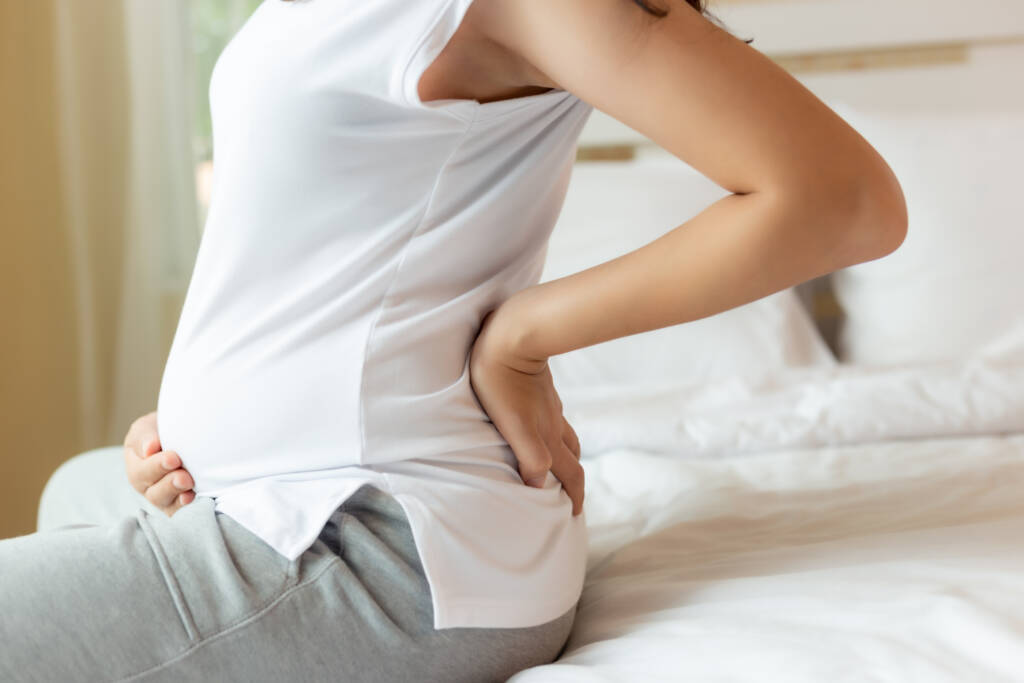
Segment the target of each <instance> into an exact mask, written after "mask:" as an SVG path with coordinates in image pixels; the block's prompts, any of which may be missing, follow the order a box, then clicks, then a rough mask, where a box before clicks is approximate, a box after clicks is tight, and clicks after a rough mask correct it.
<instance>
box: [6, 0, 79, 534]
mask: <svg viewBox="0 0 1024 683" xmlns="http://www.w3.org/2000/svg"><path fill="white" fill-rule="evenodd" d="M27 26H31V27H32V29H33V30H31V31H26V30H24V29H25V27H27ZM53 26H54V17H53V7H52V5H51V3H48V2H40V1H38V0H33V2H4V3H0V92H2V93H3V101H4V106H3V107H2V108H0V149H2V150H3V154H0V236H2V238H3V246H2V247H0V292H3V303H4V305H3V333H2V336H0V434H2V435H3V441H2V446H0V448H2V450H0V473H2V475H0V510H2V514H0V537H6V536H12V535H17V534H24V533H29V532H31V531H34V530H35V509H36V505H37V503H38V500H39V493H40V492H41V491H42V488H43V485H44V484H45V482H46V478H47V477H48V476H49V475H50V473H51V472H52V471H53V469H54V468H55V467H56V466H57V465H58V464H59V463H60V462H61V461H62V460H64V459H65V458H66V457H67V456H68V455H69V454H70V453H72V452H73V451H75V450H76V449H78V448H79V447H80V446H81V444H80V443H79V440H78V434H79V431H80V429H79V424H78V413H77V408H76V401H75V397H76V393H77V390H78V387H77V385H76V377H77V371H76V357H75V356H76V352H75V346H74V342H73V340H74V334H75V321H74V315H75V311H74V306H73V302H74V300H73V297H72V291H71V270H70V261H69V252H68V249H67V243H66V241H65V240H64V239H63V238H62V236H61V230H62V225H63V223H64V219H65V216H64V206H63V205H62V202H61V199H60V197H61V186H60V171H59V169H60V167H59V158H58V149H57V130H58V120H57V116H56V114H57V109H56V103H55V95H56V93H55V90H54V82H53V78H52V73H53V71H54V68H55V63H54V33H53V30H52V29H53Z"/></svg>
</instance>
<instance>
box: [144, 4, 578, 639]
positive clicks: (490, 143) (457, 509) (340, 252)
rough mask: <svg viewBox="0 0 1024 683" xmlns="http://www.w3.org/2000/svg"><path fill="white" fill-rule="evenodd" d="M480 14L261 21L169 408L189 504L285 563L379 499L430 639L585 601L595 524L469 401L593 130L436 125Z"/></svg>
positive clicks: (529, 621) (234, 81) (311, 13)
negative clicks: (432, 76) (447, 73)
mask: <svg viewBox="0 0 1024 683" xmlns="http://www.w3.org/2000/svg"><path fill="white" fill-rule="evenodd" d="M471 2H472V0H417V1H416V2H409V0H373V1H372V2H366V1H365V0H304V1H301V2H283V1H282V0H264V2H263V3H262V4H261V5H260V6H259V8H258V9H257V10H256V12H255V13H254V14H253V16H252V17H251V18H250V19H249V21H248V22H247V23H246V24H245V26H244V27H243V28H242V29H241V30H240V31H239V32H238V34H237V35H236V36H235V37H234V39H233V40H232V41H231V43H230V44H229V45H228V46H227V48H225V50H224V52H223V53H222V54H221V56H220V59H219V60H218V62H217V64H216V68H215V70H214V73H213V77H212V80H211V85H210V103H211V110H212V115H213V129H214V179H213V194H212V198H211V204H210V209H209V214H208V218H207V223H206V226H205V229H204V233H203V236H202V240H201V244H200V247H199V252H198V254H197V258H196V263H195V268H194V271H193V274H192V279H191V282H190V284H189V288H188V293H187V295H186V299H185V303H184V307H183V309H182V313H181V318H180V320H179V323H178V327H177V331H176V334H175V337H174V341H173V344H172V346H171V351H170V355H169V357H168V359H167V365H166V368H165V370H164V375H163V382H162V384H161V387H160V395H159V400H158V405H157V410H158V420H159V433H160V437H161V441H162V444H163V447H164V448H165V449H167V450H173V451H176V452H177V453H178V454H179V455H180V456H181V459H182V463H183V465H184V467H185V468H186V469H187V470H188V471H189V472H191V474H192V476H193V477H194V479H195V492H196V494H197V495H199V496H208V497H212V498H215V500H216V509H217V510H219V511H221V512H222V513H224V514H227V515H229V516H231V517H232V518H234V519H235V520H237V521H238V522H239V523H241V524H242V525H244V526H245V527H246V528H248V529H249V530H251V531H252V532H253V533H255V534H257V535H258V536H259V537H261V538H262V539H264V540H265V541H266V542H267V543H268V544H269V545H270V546H272V547H273V548H274V549H276V550H277V551H278V552H280V553H281V554H282V555H284V556H285V557H287V558H289V559H295V558H296V557H298V556H299V555H301V554H302V552H303V551H305V550H306V549H307V548H308V547H309V546H310V545H311V544H312V543H313V541H315V540H316V538H317V536H318V535H319V533H320V530H321V529H322V527H323V525H324V523H325V522H326V520H327V519H328V517H329V516H330V515H331V513H332V512H333V511H334V510H335V508H337V507H338V506H339V505H340V504H341V503H342V501H344V500H345V499H346V498H347V497H348V496H350V495H351V494H352V493H354V492H355V490H356V489H357V488H359V487H360V486H361V485H363V484H365V483H370V484H372V485H375V486H377V487H379V488H381V489H383V490H385V491H388V492H390V493H391V494H393V495H394V496H395V498H396V499H397V500H398V502H399V503H400V504H401V505H402V507H403V509H404V510H405V512H406V514H407V515H408V518H409V521H410V524H411V527H412V531H413V535H414V538H415V542H416V546H417V549H418V551H419V555H420V558H421V561H422V563H423V567H424V569H425V571H426V575H427V579H428V582H429V584H430V590H431V597H432V601H433V606H434V627H435V628H438V629H443V628H451V627H458V626H463V627H464V626H477V627H523V626H533V625H537V624H540V623H543V622H545V621H549V620H551V619H554V618H555V617H557V616H559V615H560V614H562V613H563V612H565V611H566V610H568V609H569V608H570V607H571V606H572V605H573V604H574V603H575V602H576V601H577V599H578V598H579V596H580V593H581V591H582V587H583V579H584V573H585V568H586V555H587V535H586V523H585V519H584V515H583V514H580V515H579V516H576V517H573V515H572V504H571V501H570V500H569V497H568V495H567V494H566V493H565V492H564V491H563V490H562V488H561V484H560V483H559V482H558V480H557V478H555V476H554V475H553V474H551V473H550V472H549V473H548V475H547V483H546V485H545V487H544V488H541V489H535V488H531V487H528V486H526V485H525V484H524V483H523V481H522V479H521V478H520V476H519V474H518V471H517V465H516V459H515V456H514V455H513V453H512V450H511V448H510V447H509V445H508V443H507V441H505V439H504V438H503V437H502V436H501V434H500V432H498V430H497V429H496V428H495V427H494V425H493V424H492V423H491V422H490V420H489V419H488V417H487V414H486V412H485V411H484V410H483V409H482V407H481V406H480V404H479V402H478V401H477V399H476V395H475V394H474V392H473V390H472V388H471V386H470V382H469V371H468V362H469V352H470V349H471V345H472V343H473V340H474V338H475V337H476V334H477V332H478V330H479V326H480V321H481V320H482V318H483V317H484V315H485V314H486V313H487V312H488V311H489V310H491V309H492V308H495V307H497V306H498V305H499V304H500V303H501V302H502V301H504V300H505V299H507V298H508V297H509V296H510V295H512V294H513V293H515V292H516V291H518V290H520V289H523V288H525V287H529V286H531V285H533V284H536V283H537V282H538V281H539V279H540V275H541V271H542V268H543V264H544V258H545V255H546V249H547V240H548V236H549V235H550V233H551V230H552V228H553V227H554V224H555V221H556V218H557V217H558V214H559V212H560V210H561V206H562V201H563V199H564V196H565V192H566V189H567V187H568V183H569V177H570V174H571V172H572V164H573V161H574V159H575V151H576V142H577V138H578V136H579V133H580V130H581V129H582V127H583V124H584V123H585V121H586V119H587V117H588V115H589V114H590V112H591V110H592V108H591V106H590V105H589V104H588V103H586V102H584V101H582V100H580V99H579V98H577V97H576V96H574V95H573V94H571V93H569V92H566V91H563V90H557V89H556V90H550V91H547V92H543V93H541V94H538V95H531V96H526V97H519V98H515V99H509V100H500V101H495V102H488V103H484V104H480V103H478V102H476V101H475V100H461V99H451V100H441V101H432V102H428V103H423V102H421V101H420V100H419V97H418V94H417V83H418V80H419V77H420V75H421V74H422V73H423V71H424V70H425V69H426V68H427V66H429V65H430V64H431V63H432V61H433V60H434V58H435V57H436V56H437V55H438V53H439V52H440V51H441V48H442V47H443V46H444V45H445V44H446V43H447V41H448V40H449V38H451V36H452V34H453V33H454V32H455V29H456V28H457V27H458V25H459V22H460V21H461V20H462V18H463V16H464V15H465V12H466V10H467V9H468V8H469V5H470V3H471Z"/></svg>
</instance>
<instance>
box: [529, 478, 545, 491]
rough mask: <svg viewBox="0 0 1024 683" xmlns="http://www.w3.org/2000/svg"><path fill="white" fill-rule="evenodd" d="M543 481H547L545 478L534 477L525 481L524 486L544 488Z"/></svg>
mask: <svg viewBox="0 0 1024 683" xmlns="http://www.w3.org/2000/svg"><path fill="white" fill-rule="evenodd" d="M545 479H547V477H534V478H533V479H527V480H526V485H527V486H532V487H534V488H538V489H540V488H544V480H545Z"/></svg>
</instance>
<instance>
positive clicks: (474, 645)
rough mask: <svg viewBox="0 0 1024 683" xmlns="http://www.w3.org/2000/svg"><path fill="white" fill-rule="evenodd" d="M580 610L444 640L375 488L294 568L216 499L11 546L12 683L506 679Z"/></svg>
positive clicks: (0, 638) (546, 647)
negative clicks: (523, 625) (219, 508)
mask: <svg viewBox="0 0 1024 683" xmlns="http://www.w3.org/2000/svg"><path fill="white" fill-rule="evenodd" d="M575 613H576V608H575V607H573V608H572V609H570V610H569V611H568V612H566V613H565V614H564V615H563V616H561V617H559V618H558V619H555V620H553V621H550V622H548V623H546V624H541V625H540V626H535V627H530V628H493V629H491V628H451V629H442V630H439V631H438V630H434V628H433V606H432V603H431V601H430V590H429V586H428V584H427V579H426V576H425V574H424V573H423V568H422V566H421V564H420V562H419V556H418V554H417V552H416V547H415V545H414V543H413V536H412V530H411V528H410V527H409V524H408V520H407V519H406V517H405V513H404V511H403V510H402V507H401V505H399V503H398V501H396V500H395V499H394V498H393V497H392V496H391V495H390V494H388V493H387V492H385V491H382V490H380V489H378V488H376V487H374V486H371V485H364V486H363V487H362V488H360V489H359V491H357V492H356V493H355V494H354V495H353V496H352V497H351V498H349V499H348V500H347V501H345V502H344V503H343V504H342V505H341V506H340V507H339V508H338V509H337V510H336V511H335V512H334V515H333V516H332V517H331V519H330V520H329V521H328V522H327V524H326V525H325V526H324V528H323V530H322V532H321V534H320V537H319V538H318V539H317V540H316V541H315V542H314V544H313V545H312V546H311V547H310V548H309V549H308V550H307V551H306V552H305V553H304V554H302V555H300V556H299V557H298V558H296V560H295V561H294V562H290V561H288V560H287V558H285V557H284V556H282V555H280V554H278V553H277V552H276V551H274V550H273V548H271V547H270V546H269V545H267V544H266V543H265V542H264V541H263V540H262V539H260V538H258V537H257V536H256V535H255V534H253V533H251V532H250V531H248V530H247V529H245V528H244V527H242V526H241V525H240V524H238V523H237V522H236V521H234V520H233V519H232V518H231V517H228V516H227V515H224V514H222V513H220V512H216V511H215V510H214V509H213V501H212V500H211V499H209V498H197V499H196V500H195V501H193V502H192V503H191V504H189V505H187V506H185V507H184V508H182V509H180V510H179V511H178V512H176V513H175V514H174V516H173V517H167V516H165V515H163V514H153V513H152V512H150V511H148V510H146V509H144V508H140V509H139V510H138V511H137V513H136V514H135V515H134V516H128V517H123V518H121V519H120V520H119V521H118V522H117V523H116V524H112V525H103V526H95V525H94V526H78V527H63V528H58V529H53V530H49V531H41V532H37V533H33V534H28V535H25V536H16V537H14V538H9V539H4V540H0V681H11V682H16V681H26V682H27V681H46V682H47V683H50V682H57V681H90V682H91V681H148V682H154V681H173V682H174V683H181V682H182V681H218V682H220V681H245V682H247V683H249V682H258V681H274V682H286V681H287V682H292V681H295V682H296V683H298V682H303V681H387V682H389V683H394V682H401V681H445V682H456V681H474V682H479V681H503V680H505V679H507V678H508V677H510V676H511V675H512V674H514V673H516V672H517V671H520V670H522V669H525V668H528V667H531V666H535V665H540V664H546V663H549V662H552V661H554V660H555V659H556V658H557V657H558V656H559V655H560V654H561V651H562V649H563V647H564V645H565V643H566V641H567V640H568V637H569V631H570V629H571V627H572V623H573V620H574V618H575Z"/></svg>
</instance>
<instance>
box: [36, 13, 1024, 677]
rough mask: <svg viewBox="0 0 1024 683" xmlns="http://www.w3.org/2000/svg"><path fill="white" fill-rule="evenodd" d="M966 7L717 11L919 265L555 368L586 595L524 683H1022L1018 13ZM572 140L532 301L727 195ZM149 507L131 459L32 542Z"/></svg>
mask: <svg viewBox="0 0 1024 683" xmlns="http://www.w3.org/2000/svg"><path fill="white" fill-rule="evenodd" d="M866 5H867V6H869V7H868V8H867V9H868V10H870V11H864V8H865V6H866ZM961 5H963V3H952V2H948V3H947V2H943V3H934V2H928V3H924V2H923V0H922V1H915V2H907V3H902V4H901V5H898V6H895V7H894V6H892V5H891V4H890V3H880V2H872V3H864V2H856V3H854V2H848V1H846V0H819V1H818V2H816V3H813V6H814V8H813V10H812V9H809V8H810V6H811V3H787V2H780V1H778V0H761V1H759V2H756V3H749V4H748V3H736V4H733V3H728V4H726V3H722V4H721V5H720V6H719V9H720V11H719V12H718V14H719V15H720V16H721V17H723V18H724V19H725V21H726V22H727V23H728V24H729V25H730V27H732V28H734V29H735V30H736V32H737V33H738V34H740V35H743V36H744V37H749V36H750V35H754V36H757V37H759V38H758V39H757V40H755V43H754V47H759V48H761V49H765V50H766V51H768V52H769V53H770V54H772V55H774V56H777V57H778V59H780V60H781V61H785V63H786V64H787V66H790V67H792V68H793V69H794V71H795V72H796V73H797V75H798V76H800V77H801V78H802V79H803V80H804V82H805V83H806V84H807V85H808V86H809V87H811V88H812V89H813V90H814V91H815V92H816V93H817V94H818V95H819V96H820V97H822V98H823V99H824V100H825V101H826V102H827V103H828V104H829V105H830V106H832V107H833V108H834V109H835V110H836V111H837V112H839V113H840V114H841V115H843V116H844V118H846V119H847V121H849V122H850V123H851V125H854V127H855V128H857V129H858V130H859V131H860V132H861V133H862V134H863V135H864V136H865V137H866V138H867V139H868V140H869V141H870V142H871V143H872V144H873V145H875V146H876V148H877V149H879V151H880V152H882V154H883V156H885V157H886V159H887V160H889V161H890V164H891V165H892V166H893V169H894V171H896V173H897V176H898V177H899V178H900V180H901V182H902V184H903V187H904V192H905V194H906V195H907V198H908V210H909V214H910V226H909V232H908V238H907V240H906V242H905V243H904V245H903V246H901V248H900V249H899V250H898V251H897V252H894V253H893V254H892V255H890V256H889V257H886V258H884V259H879V260H877V261H873V262H868V263H865V264H859V265H857V266H854V267H852V268H849V269H845V270H844V271H840V272H837V273H835V274H832V275H831V276H829V277H826V278H821V279H820V280H818V281H814V282H809V283H804V284H802V285H801V286H799V287H794V288H792V289H789V290H785V291H782V292H778V293H776V294H773V295H771V296H768V297H765V298H763V299H760V300H758V301H755V302H751V303H750V304H747V305H745V306H741V307H738V308H736V309H733V310H731V311H726V312H723V313H721V314H719V315H716V316H711V317H710V318H706V319H702V320H699V321H693V322H692V323H688V324H685V325H680V326H675V327H672V328H666V329H662V330H657V331H652V332H649V333H645V334H642V335H635V336H632V337H628V338H623V339H617V340H613V341H611V342H607V343H604V344H600V345H597V346H593V347H588V348H586V349H579V350H577V351H574V352H571V353H569V354H564V355H562V356H557V357H555V358H552V359H551V364H552V372H553V374H554V376H555V385H556V387H557V388H558V390H559V392H560V395H561V397H562V399H563V403H564V404H565V407H566V409H565V414H566V417H567V419H568V420H569V422H570V423H571V424H573V426H574V427H575V429H576V431H577V433H578V434H579V436H580V441H581V444H582V448H583V457H582V463H583V466H584V469H585V471H586V475H587V479H586V480H587V484H586V500H585V514H586V519H587V525H588V531H589V535H590V551H589V557H588V569H587V577H586V583H585V586H584V590H583V595H582V598H581V602H580V609H579V612H578V615H577V620H576V624H575V626H574V628H573V631H572V634H571V636H570V638H569V641H568V643H567V645H566V648H565V650H564V651H563V653H562V654H561V655H560V657H559V658H558V659H557V660H556V661H555V662H553V663H552V664H549V665H546V666H540V667H535V668H532V669H528V670H526V671H523V672H520V673H519V674H517V675H516V676H514V677H513V678H512V679H511V681H512V682H513V683H530V682H534V681H535V682H537V683H554V682H560V681H565V682H569V681H581V682H582V681H587V682H592V681H594V682H596V681H694V680H699V681H710V680H715V681H754V680H756V681H807V682H812V681H813V682H819V681H927V682H929V683H941V682H944V681H1024V544H1022V543H1021V539H1022V538H1024V305H1022V304H1021V301H1022V294H1024V264H1022V263H1021V259H1022V256H1024V225H1022V221H1021V219H1020V218H1019V211H1018V210H1017V209H1016V206H1015V204H1016V196H1017V193H1018V192H1019V190H1018V189H1017V188H1016V187H1015V180H1018V179H1019V178H1020V177H1021V175H1020V171H1019V163H1020V161H1019V160H1020V159H1021V158H1024V101H1022V100H1021V98H1022V93H1021V89H1020V88H1015V89H1014V88H1008V87H1005V81H1003V80H1002V79H1003V75H1004V74H1005V73H1006V70H1007V68H1008V67H1009V68H1024V39H1022V36H1024V11H1022V10H1021V9H1020V6H1019V3H1014V2H999V1H998V0H990V1H987V2H979V3H975V4H972V5H970V6H969V7H962V6H961ZM925 10H928V14H926V15H925V14H923V13H924V12H925ZM773 12H774V13H773ZM801 12H810V13H811V14H813V16H814V22H815V30H814V31H809V30H806V26H805V27H803V30H797V29H796V28H794V27H795V26H796V27H799V21H800V19H801V17H803V18H804V19H807V17H809V16H811V15H810V14H802V13H801ZM872 12H874V13H875V14H876V15H877V14H878V13H879V12H881V15H882V16H884V17H885V18H886V22H885V26H884V27H883V28H884V31H883V30H882V29H877V31H876V29H875V27H876V26H877V25H876V24H872V23H870V21H869V19H870V16H868V15H870V14H871V13H872ZM787 13H789V14H787ZM790 15H791V16H790ZM922 16H926V17H928V18H929V19H930V21H924V20H923V19H922ZM786 17H789V19H788V20H786V21H781V19H785V18H786ZM780 18H781V19H780ZM773 22H779V23H773ZM879 32H881V33H879ZM883 33H884V35H882V34H883ZM815 41H817V42H815ZM762 46H763V47H762ZM894 46H895V47H894ZM865 65H867V66H865ZM958 83H959V84H961V85H963V86H964V87H965V88H966V89H967V91H968V92H970V94H971V97H969V98H962V97H954V96H953V95H952V90H951V88H952V87H953V86H954V85H955V84H958ZM939 86H941V87H939ZM588 125H589V128H588V132H585V136H584V139H583V140H582V141H581V147H580V158H581V162H580V163H579V164H578V165H577V168H576V169H575V171H574V175H573V178H572V181H571V183H570V189H569V195H568V196H567V198H566V203H565V206H564V207H563V212H562V215H561V217H560V219H559V223H558V225H557V226H556V228H555V231H554V233H553V235H552V239H551V243H550V245H549V251H548V260H547V266H546V269H545V273H544V276H543V278H542V279H545V280H546V279H553V278H556V277H560V276H562V275H565V274H568V273H571V272H576V271H577V270H580V269H583V268H586V267H589V266H591V265H594V264H596V263H599V262H601V261H603V260H607V259H609V258H613V257H614V256H616V255H618V254H621V253H624V252H626V251H629V250H631V249H634V248H636V247H639V246H641V245H643V244H645V243H647V242H649V241H650V240H652V239H654V238H656V237H658V236H659V235H661V234H663V233H664V232H665V231H667V230H669V229H671V228H674V227H675V226H677V225H679V224H680V223H682V222H683V221H685V220H686V219H687V217H688V216H692V215H695V214H696V213H697V212H699V211H700V210H702V209H703V208H705V207H706V206H707V205H708V204H709V203H711V202H712V201H714V200H715V199H717V198H719V197H721V196H724V195H725V194H726V193H725V191H724V190H722V189H721V188H719V187H717V186H715V185H714V184H713V183H711V182H710V181H709V180H707V179H706V178H704V177H703V176H702V175H700V174H699V173H697V172H696V171H695V170H694V169H692V168H690V167H688V166H687V165H686V164H683V163H681V162H680V160H678V159H675V158H674V157H670V156H667V155H666V154H664V153H662V152H660V151H659V150H657V149H655V148H653V147H651V146H650V145H649V144H648V143H647V142H646V141H644V140H643V139H642V138H640V137H639V136H637V135H636V134H635V133H633V132H630V131H625V130H623V129H621V127H617V125H616V123H615V122H614V121H610V120H607V119H602V117H601V115H600V112H595V117H594V118H593V119H592V121H591V123H590V124H588ZM584 160H586V161H584ZM680 190H682V191H680ZM623 226H629V229H628V230H624V229H623ZM139 506H143V507H147V508H149V509H150V510H152V511H154V512H157V513H158V514H159V512H158V511H157V510H156V509H155V508H153V507H152V506H151V505H150V504H149V503H148V501H146V500H145V499H144V498H143V497H142V496H140V495H139V494H137V493H136V492H135V491H133V490H132V489H131V488H130V487H129V485H128V482H127V479H126V478H125V474H124V470H123V463H122V450H121V447H120V446H110V447H106V448H99V449H96V450H93V451H89V452H87V453H82V454H79V455H77V456H75V457H73V458H71V459H70V460H68V461H67V462H66V463H65V464H64V465H62V466H61V468H59V469H58V470H57V472H55V473H54V475H53V477H51V479H50V481H49V482H48V484H47V486H46V489H45V490H44V492H43V496H42V499H41V500H40V507H39V522H38V529H39V530H45V529H52V528H55V527H58V526H64V525H70V524H82V523H86V524H88V523H104V522H106V521H109V520H111V519H116V518H117V517H118V516H120V515H123V514H131V513H132V512H133V511H134V510H135V509H136V508H137V507H139Z"/></svg>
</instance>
